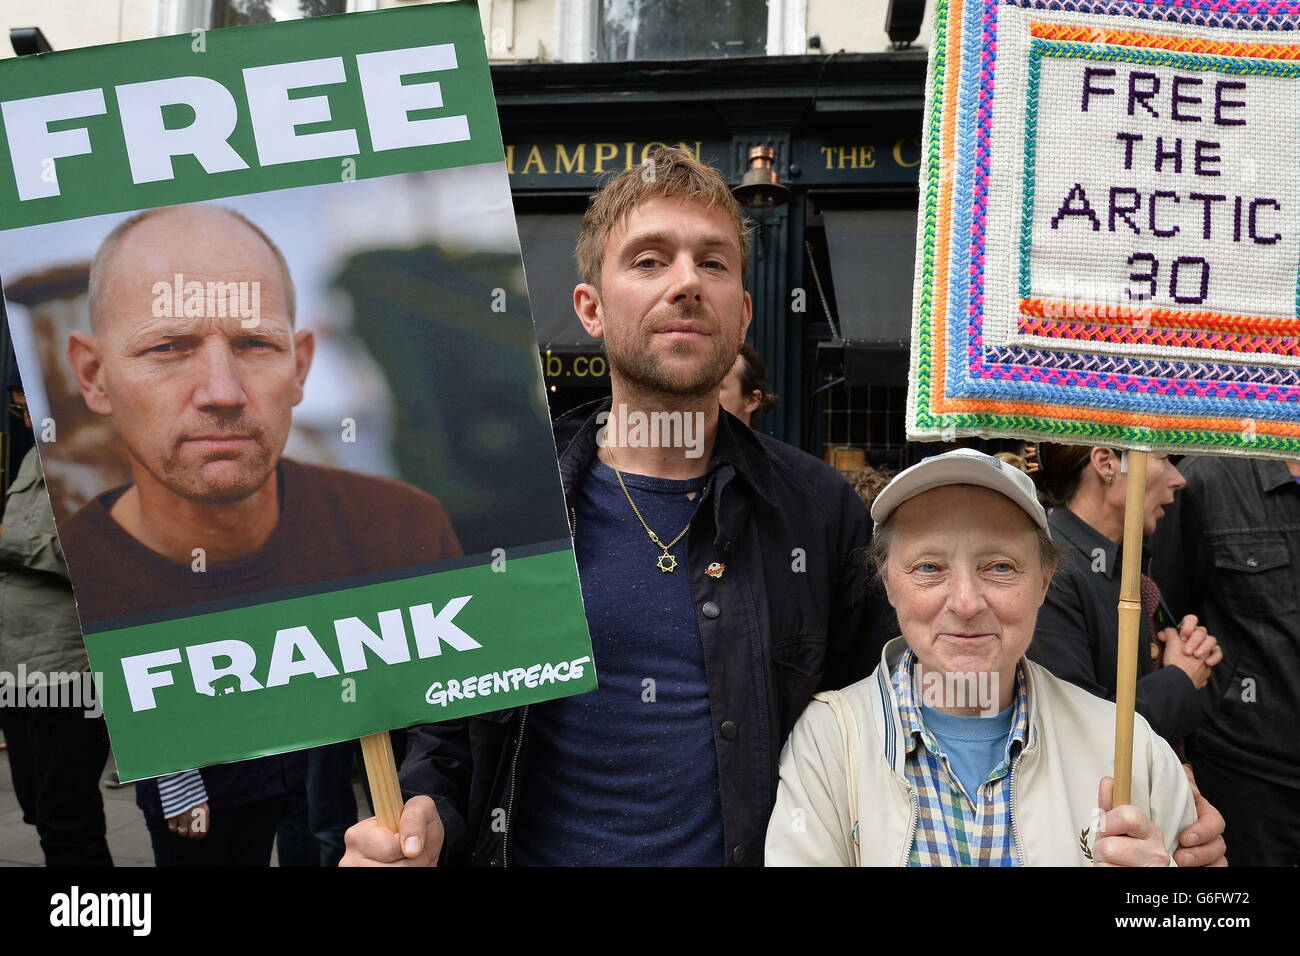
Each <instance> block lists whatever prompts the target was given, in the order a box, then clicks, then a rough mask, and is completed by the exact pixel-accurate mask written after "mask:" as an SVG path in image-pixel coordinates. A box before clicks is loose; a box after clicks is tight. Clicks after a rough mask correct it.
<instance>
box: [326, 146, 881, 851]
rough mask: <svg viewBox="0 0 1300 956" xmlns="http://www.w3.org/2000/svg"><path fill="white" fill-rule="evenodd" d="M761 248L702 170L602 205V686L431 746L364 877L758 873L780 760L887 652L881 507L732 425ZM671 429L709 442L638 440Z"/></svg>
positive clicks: (584, 530) (593, 472)
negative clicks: (545, 871)
mask: <svg viewBox="0 0 1300 956" xmlns="http://www.w3.org/2000/svg"><path fill="white" fill-rule="evenodd" d="M748 246H749V236H748V233H747V231H746V226H745V223H744V220H743V216H742V213H741V209H740V207H739V205H738V204H737V203H736V201H735V199H734V198H733V197H732V195H731V191H730V190H729V189H728V187H727V184H726V182H725V181H724V180H723V178H722V177H721V176H720V175H719V174H718V173H717V171H715V170H713V169H711V168H710V167H708V166H705V165H703V164H702V163H700V162H698V161H697V160H696V159H695V158H694V157H693V156H692V155H690V154H689V153H687V152H685V151H683V150H678V149H660V150H658V151H657V152H656V153H655V154H654V155H653V156H652V157H651V159H650V160H649V161H648V162H647V164H646V165H645V166H643V167H633V168H632V169H629V170H626V171H625V172H623V173H622V174H621V175H618V176H617V177H615V178H614V179H612V180H611V181H610V182H609V183H608V184H607V185H606V186H605V187H604V188H603V189H601V190H600V191H599V192H598V193H597V194H596V195H595V196H594V197H593V198H592V201H591V203H590V207H589V208H588V210H587V214H586V217H585V219H584V221H583V226H582V232H581V235H580V236H579V238H578V243H577V250H576V256H577V261H578V267H579V272H580V276H581V279H582V282H581V283H580V284H579V285H578V286H577V287H576V288H575V289H574V293H573V305H574V309H575V311H576V312H577V314H578V317H579V318H580V319H581V321H582V323H583V326H584V327H585V328H586V330H587V331H588V332H589V333H590V334H591V335H592V336H594V337H595V338H598V339H601V340H603V342H604V345H605V350H606V353H607V355H608V358H609V364H610V370H611V372H610V378H611V386H612V396H611V398H610V399H606V400H604V401H603V402H598V403H593V404H592V405H589V406H586V407H583V408H580V409H577V410H575V411H574V412H572V413H570V414H569V415H566V416H564V417H563V418H561V419H560V420H559V421H557V422H556V423H555V432H556V439H557V444H558V447H559V455H560V472H561V476H562V479H563V483H564V490H565V496H566V498H567V500H568V505H569V513H570V517H571V519H572V521H573V532H574V542H575V550H576V553H577V560H578V568H579V571H580V574H581V578H582V589H583V598H584V601H585V603H586V610H587V620H588V624H589V626H590V630H591V636H592V645H593V650H594V654H595V660H596V662H597V667H598V672H599V680H600V688H599V689H598V690H596V691H593V692H591V693H589V694H585V695H581V696H578V697H572V698H567V699H564V700H558V701H550V702H546V703H542V704H533V705H530V706H528V707H523V708H518V709H516V710H513V711H507V712H501V713H496V714H487V715H484V716H481V717H470V718H467V719H464V720H459V721H452V722H448V723H443V724H436V725H429V726H426V727H419V728H414V729H413V730H412V732H411V741H410V752H409V756H408V758H407V760H406V761H405V763H404V764H403V767H402V773H401V777H402V786H403V790H404V791H405V795H406V796H407V797H408V798H409V800H408V802H407V805H406V809H405V811H404V813H403V817H402V823H401V832H400V835H399V834H395V833H393V832H392V831H389V830H385V829H384V828H382V827H380V826H378V824H377V823H376V822H375V821H374V820H368V821H365V822H363V823H361V824H358V825H357V826H355V827H353V828H352V830H350V831H349V834H348V854H347V856H345V858H344V865H349V864H352V865H374V864H384V863H388V864H396V865H408V866H409V865H415V866H422V865H429V864H433V863H443V864H467V863H476V864H480V865H488V864H490V865H510V866H516V865H548V864H550V865H566V864H567V865H582V864H656V865H662V864H682V865H711V866H721V865H724V864H728V865H736V864H740V865H755V864H760V863H761V862H762V852H763V835H764V832H765V829H766V825H767V817H768V815H769V814H770V812H771V808H772V800H773V797H774V794H775V792H776V783H777V758H778V756H779V755H780V750H781V745H782V742H783V741H784V740H785V738H786V736H787V734H788V733H789V730H790V728H791V726H793V723H794V721H795V719H796V718H797V717H798V716H799V714H800V712H801V711H802V710H803V708H804V706H805V704H806V703H807V702H808V698H809V696H810V695H811V694H812V693H813V692H814V691H817V690H819V689H821V688H823V687H834V686H841V685H843V684H845V683H849V682H850V681H853V680H856V679H857V678H858V677H860V676H862V675H863V674H865V673H866V672H867V668H868V662H869V661H871V660H872V659H873V658H874V657H876V656H878V652H879V644H878V641H877V638H878V637H881V636H883V635H875V634H872V633H870V632H869V628H868V621H869V613H868V607H867V598H866V588H865V581H864V576H863V565H862V561H861V558H860V552H861V551H862V549H863V548H864V547H865V545H866V544H867V540H868V537H869V535H868V525H867V514H866V510H865V508H863V506H862V503H861V502H860V501H858V499H857V498H856V497H855V496H854V494H853V491H852V489H851V488H849V486H848V485H847V484H845V482H844V481H843V480H842V479H841V478H840V477H839V476H838V475H837V474H836V473H835V472H834V471H833V470H832V469H831V468H829V467H828V466H826V465H825V464H823V463H822V462H820V461H818V460H816V459H815V458H813V457H811V456H809V455H806V454H804V453H803V452H801V451H797V450H795V449H793V448H791V447H790V446H788V445H785V444H783V443H781V442H777V441H775V440H773V439H771V438H769V437H767V436H765V435H762V434H759V433H756V432H752V431H750V430H749V429H748V428H745V427H744V426H743V425H742V424H741V423H740V422H739V421H738V420H737V419H735V418H733V417H731V416H730V415H729V414H727V413H726V412H724V411H722V410H721V408H720V406H719V404H718V387H719V384H720V383H721V382H722V379H723V378H724V376H726V374H727V372H728V370H729V369H730V368H731V366H732V364H733V363H734V362H735V360H736V356H737V354H739V352H740V346H741V343H742V342H744V340H745V332H746V329H747V328H748V327H749V322H750V318H751V315H752V304H751V301H750V297H749V293H748V292H746V291H745V284H744V280H745V272H746V266H747V259H748ZM656 414H658V415H659V416H660V418H659V419H656V420H660V421H672V422H675V423H679V424H681V425H682V426H683V427H682V428H681V429H680V431H676V432H672V434H673V435H678V436H691V437H692V438H695V439H697V440H696V441H694V442H690V443H688V442H686V441H678V442H673V441H666V442H665V441H661V440H660V439H661V438H662V435H661V433H660V432H659V431H656V430H654V429H650V430H649V431H647V430H646V429H645V428H637V427H636V426H637V424H638V423H643V422H645V421H647V420H650V419H651V416H654V415H656ZM696 425H698V426H699V427H698V428H697V427H695V426H696Z"/></svg>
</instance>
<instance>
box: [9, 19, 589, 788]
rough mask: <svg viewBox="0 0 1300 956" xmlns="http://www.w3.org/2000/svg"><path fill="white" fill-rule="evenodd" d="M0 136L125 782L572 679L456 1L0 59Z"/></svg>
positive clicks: (491, 127) (79, 587) (495, 207)
mask: <svg viewBox="0 0 1300 956" xmlns="http://www.w3.org/2000/svg"><path fill="white" fill-rule="evenodd" d="M0 126H2V128H0V137H3V143H0V227H3V230H2V231H0V276H3V279H4V286H5V294H6V303H7V312H8V317H9V324H10V329H11V334H12V337H13V341H14V345H15V350H16V353H17V355H18V359H19V364H20V366H21V370H22V373H23V381H24V387H25V389H26V394H27V398H28V402H29V406H30V408H31V410H32V417H33V423H34V429H35V431H36V435H37V439H38V442H39V447H40V452H41V460H42V465H43V467H44V473H45V477H46V481H47V485H48V488H49V492H50V498H51V503H52V505H53V507H54V511H55V516H56V520H57V524H58V529H59V538H60V541H61V544H62V548H63V551H64V553H65V554H66V558H67V564H68V568H69V570H70V573H71V580H72V585H73V588H74V591H75V594H76V599H77V606H78V613H79V615H80V618H81V622H82V629H83V632H84V634H85V640H86V648H87V652H88V655H89V658H90V662H91V667H92V670H94V671H95V672H96V673H97V674H98V675H99V676H100V681H101V691H100V692H101V694H102V700H103V706H104V713H105V716H106V717H107V720H108V725H109V731H110V735H111V738H112V743H113V748H114V752H115V754H116V759H117V764H118V769H119V773H120V774H121V777H122V779H123V780H136V779H142V778H147V777H154V776H159V775H163V774H170V773H174V772H179V771H186V770H191V769H194V768H198V767H210V766H212V765H218V764H224V763H228V762H231V761H240V760H246V759H250V758H255V757H260V756H264V755H272V754H281V753H285V752H289V751H293V750H299V749H303V748H307V747H312V746H316V745H320V744H325V743H331V742H336V741H340V740H346V739H349V738H354V737H361V736H365V735H370V734H376V733H379V732H382V731H387V730H389V729H394V728H400V727H405V726H410V725H412V724H417V723H425V722H434V721H440V720H447V719H452V718H457V717H464V716H467V715H472V714H478V713H483V712H486V711H496V710H503V709H507V708H512V707H516V706H520V705H523V704H527V703H532V702H536V701H540V700H546V699H550V698H555V697H561V696H566V695H570V694H576V693H581V692H584V691H588V690H591V689H593V688H594V687H595V686H596V671H595V667H594V664H593V661H592V658H591V644H590V639H589V637H588V634H587V627H586V621H585V618H584V616H583V606H582V596H581V591H580V588H579V584H578V578H577V569H576V565H575V562H574V557H573V550H572V542H571V538H570V535H569V527H568V522H567V517H566V511H565V508H564V501H563V494H562V490H561V486H560V481H559V474H558V470H557V467H556V461H555V453H554V446H553V443H552V438H551V433H550V427H549V421H548V415H547V407H546V402H545V396H544V393H543V386H542V378H541V370H540V367H539V361H538V354H537V342H536V336H535V333H534V330H533V325H532V320H531V316H530V312H529V308H528V301H527V293H526V289H525V288H524V285H523V273H522V266H521V262H520V257H519V244H518V237H517V233H516V231H515V225H514V217H513V209H512V206H511V201H510V192H509V183H508V178H507V172H506V167H505V163H504V152H503V148H502V143H501V134H500V129H499V126H498V123H497V117H496V112H495V106H494V103H493V99H492V85H491V78H490V75H489V72H488V65H487V58H486V55H485V51H484V48H483V38H482V33H481V28H480V25H479V21H478V14H477V8H476V6H475V4H473V3H471V2H462V3H448V4H434V5H421V6H416V7H409V8H402V9H397V10H391V11H381V12H376V13H363V14H350V15H346V16H339V17H325V18H319V19H310V20H303V21H296V22H289V23H279V24H264V25H256V26H249V27H241V28H236V29H231V30H219V31H210V32H207V33H202V34H195V35H184V36H179V37H167V38H162V39H157V40H147V41H142V42H139V43H129V44H119V45H115V46H106V47H97V48H93V49H87V50H77V51H69V52H65V53H55V54H48V55H43V56H39V57H24V58H20V59H17V60H9V61H5V62H3V63H0Z"/></svg>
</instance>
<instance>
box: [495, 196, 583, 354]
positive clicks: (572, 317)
mask: <svg viewBox="0 0 1300 956" xmlns="http://www.w3.org/2000/svg"><path fill="white" fill-rule="evenodd" d="M515 219H516V221H517V222H518V224H519V244H520V245H521V246H522V247H523V253H524V277H525V279H527V281H528V301H529V303H530V304H531V305H532V308H533V321H534V322H536V323H537V342H538V345H540V346H541V348H542V351H546V350H547V349H550V350H551V351H553V352H595V351H599V349H600V342H599V341H597V340H596V339H593V338H592V337H591V336H590V335H588V334H587V333H586V330H584V329H583V327H582V323H581V322H579V321H578V316H577V315H576V314H574V311H573V287H574V286H575V285H577V284H578V268H577V266H576V265H575V264H574V261H573V244H574V242H575V241H576V240H577V238H578V229H579V228H580V227H581V226H582V217H581V216H578V215H567V214H564V213H528V214H523V215H518V216H516V217H515Z"/></svg>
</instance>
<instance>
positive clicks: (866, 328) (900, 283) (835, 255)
mask: <svg viewBox="0 0 1300 956" xmlns="http://www.w3.org/2000/svg"><path fill="white" fill-rule="evenodd" d="M822 218H823V221H824V222H825V224H826V244H827V245H828V246H829V247H830V255H831V272H832V274H833V276H834V280H835V315H836V318H837V319H838V321H839V326H840V336H841V337H842V338H843V339H844V341H845V343H846V344H849V345H886V344H888V345H895V346H896V345H899V344H903V345H906V344H907V342H908V341H909V340H910V339H911V337H912V269H913V261H914V258H915V255H916V211H915V210H913V209H846V210H838V211H836V210H827V211H826V212H824V213H823V214H822Z"/></svg>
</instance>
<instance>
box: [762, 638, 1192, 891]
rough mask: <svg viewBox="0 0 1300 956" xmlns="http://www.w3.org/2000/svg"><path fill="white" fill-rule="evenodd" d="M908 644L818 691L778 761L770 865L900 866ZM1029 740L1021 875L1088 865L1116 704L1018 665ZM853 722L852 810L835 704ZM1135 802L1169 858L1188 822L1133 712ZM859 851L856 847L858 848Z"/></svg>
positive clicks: (908, 838)
mask: <svg viewBox="0 0 1300 956" xmlns="http://www.w3.org/2000/svg"><path fill="white" fill-rule="evenodd" d="M905 650H906V645H905V644H904V643H903V639H902V638H901V637H899V638H895V639H894V640H892V641H890V642H889V643H888V644H887V645H885V649H884V651H883V653H882V654H881V663H880V666H879V667H877V668H876V670H875V672H874V673H873V674H872V675H871V676H870V677H868V678H867V679H866V680H863V681H859V682H858V683H856V684H854V685H852V686H851V687H847V688H845V689H844V690H842V691H833V692H830V693H828V694H818V695H817V696H816V697H815V698H813V700H812V702H811V703H809V705H808V709H807V710H806V711H804V714H803V716H802V717H800V718H799V722H798V723H797V724H795V728H794V730H793V731H792V732H791V734H790V739H789V741H787V742H786V745H785V748H784V750H783V751H782V752H781V781H780V784H779V785H778V787H777V795H776V809H775V810H773V812H772V819H771V821H770V822H769V824H768V828H767V854H766V855H767V865H768V866H852V865H854V864H855V862H859V861H860V865H862V866H906V865H907V859H908V854H909V852H910V850H911V846H912V837H913V834H914V833H915V828H916V823H917V813H918V811H917V805H916V802H915V797H914V795H913V792H912V788H911V787H910V785H909V784H908V782H907V777H906V774H905V773H904V769H903V766H904V765H903V761H904V758H905V756H906V749H905V742H904V740H903V729H902V724H901V722H900V721H899V717H898V701H897V699H896V697H895V695H894V688H893V685H892V683H891V681H890V680H889V675H890V673H891V672H892V671H893V668H894V667H895V666H896V665H897V664H898V661H899V659H900V658H901V657H902V655H903V652H904V651H905ZM1021 663H1022V664H1023V665H1024V666H1025V669H1026V674H1027V681H1028V689H1027V692H1028V697H1029V737H1028V741H1027V743H1026V746H1025V748H1024V750H1023V751H1022V752H1021V753H1020V756H1019V757H1018V758H1017V760H1016V762H1015V764H1014V765H1013V767H1012V769H1011V774H1012V781H1011V824H1012V828H1013V830H1014V832H1015V837H1016V846H1017V849H1018V852H1019V854H1020V859H1021V862H1022V864H1023V865H1025V866H1088V865H1090V864H1091V862H1092V855H1091V851H1092V843H1093V841H1094V840H1095V839H1096V833H1095V828H1096V823H1097V817H1098V814H1097V811H1096V809H1095V807H1096V803H1097V785H1098V782H1099V781H1100V780H1101V778H1102V777H1104V776H1108V775H1111V774H1112V768H1113V764H1114V742H1115V705H1114V704H1113V703H1111V702H1110V701H1107V700H1102V699H1101V698H1100V697H1094V696H1093V695H1092V694H1089V693H1088V692H1087V691H1084V690H1081V689H1079V688H1078V687H1075V686H1074V685H1073V684H1068V683H1066V682H1065V681H1062V680H1058V679H1057V678H1055V677H1053V676H1052V675H1051V674H1050V673H1048V672H1047V671H1046V670H1045V669H1044V668H1042V667H1040V666H1039V665H1037V664H1035V663H1034V662H1033V661H1029V660H1027V659H1023V658H1022V660H1021ZM836 696H838V698H839V703H840V704H847V705H848V706H847V708H846V709H845V712H846V713H848V714H852V715H853V717H854V718H855V722H854V726H853V727H851V728H849V730H850V733H849V736H852V735H853V734H854V733H856V735H857V738H858V753H859V759H858V760H857V761H856V762H855V766H854V767H853V768H852V771H851V772H852V773H853V774H855V775H856V778H857V780H856V790H857V799H856V801H855V802H854V803H855V805H854V806H852V807H850V806H849V800H850V798H849V790H850V787H849V782H848V774H847V773H846V767H847V765H848V763H849V761H848V760H847V758H846V753H845V734H844V733H842V732H841V729H840V721H839V718H838V717H837V716H836V709H835V700H834V698H835V697H836ZM1132 803H1133V805H1134V806H1136V807H1137V808H1138V809H1139V810H1141V811H1142V812H1143V813H1145V814H1146V815H1147V816H1148V817H1150V818H1151V819H1152V820H1153V821H1154V822H1155V824H1156V826H1158V827H1159V828H1160V832H1161V835H1162V836H1163V837H1164V841H1165V849H1166V850H1168V851H1169V852H1170V854H1171V856H1172V853H1173V850H1174V848H1175V847H1176V846H1177V841H1178V834H1179V832H1180V831H1181V830H1182V829H1183V828H1184V827H1186V826H1187V825H1189V824H1190V823H1192V822H1193V821H1194V820H1195V819H1196V812H1195V808H1194V805H1193V800H1192V791H1191V787H1190V786H1188V783H1187V777H1186V775H1185V774H1184V772H1183V768H1182V765H1181V764H1180V762H1179V760H1178V757H1177V756H1175V754H1174V752H1173V750H1172V749H1171V748H1170V747H1169V745H1168V744H1167V743H1166V742H1165V741H1164V739H1163V738H1161V737H1159V736H1157V735H1156V734H1155V732H1154V731H1152V730H1151V727H1150V726H1149V725H1148V724H1147V722H1146V721H1145V720H1144V719H1143V718H1142V716H1141V715H1135V717H1134V727H1133V790H1132ZM855 844H857V846H855Z"/></svg>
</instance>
